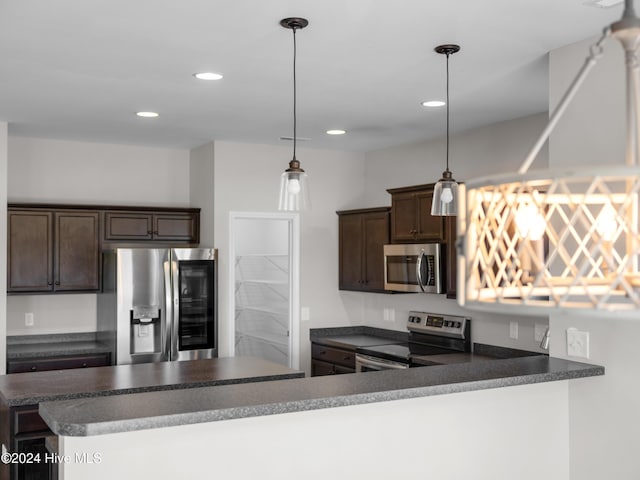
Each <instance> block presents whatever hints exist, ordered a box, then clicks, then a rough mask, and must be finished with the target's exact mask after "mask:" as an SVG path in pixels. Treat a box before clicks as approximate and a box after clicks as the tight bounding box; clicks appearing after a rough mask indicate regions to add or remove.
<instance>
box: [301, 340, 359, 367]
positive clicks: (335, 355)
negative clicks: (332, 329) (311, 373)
mask: <svg viewBox="0 0 640 480" xmlns="http://www.w3.org/2000/svg"><path fill="white" fill-rule="evenodd" d="M311 358H313V359H316V360H322V361H323V362H329V363H336V364H338V365H344V366H345V367H349V368H353V369H355V368H356V352H352V351H350V350H342V349H340V348H334V347H327V346H325V345H319V344H313V345H312V346H311Z"/></svg>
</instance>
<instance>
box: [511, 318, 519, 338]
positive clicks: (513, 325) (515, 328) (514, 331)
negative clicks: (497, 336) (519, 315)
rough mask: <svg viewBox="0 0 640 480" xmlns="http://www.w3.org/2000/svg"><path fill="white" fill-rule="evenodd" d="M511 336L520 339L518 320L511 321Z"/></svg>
mask: <svg viewBox="0 0 640 480" xmlns="http://www.w3.org/2000/svg"><path fill="white" fill-rule="evenodd" d="M509 338H513V339H514V340H517V339H518V322H509Z"/></svg>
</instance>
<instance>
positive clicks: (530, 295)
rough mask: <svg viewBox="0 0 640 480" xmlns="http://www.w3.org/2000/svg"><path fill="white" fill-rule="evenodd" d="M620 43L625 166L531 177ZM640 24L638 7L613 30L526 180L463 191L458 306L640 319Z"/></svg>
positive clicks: (492, 180) (501, 179) (487, 181)
mask: <svg viewBox="0 0 640 480" xmlns="http://www.w3.org/2000/svg"><path fill="white" fill-rule="evenodd" d="M610 36H613V37H615V38H616V39H618V40H619V41H620V42H621V44H622V46H623V48H624V50H625V53H626V74H627V90H626V92H627V94H626V100H625V102H626V107H627V138H626V145H627V152H626V162H625V163H626V165H622V162H620V164H619V165H612V164H611V158H610V157H606V158H605V159H604V161H603V162H602V163H603V165H602V166H588V165H586V166H573V167H571V168H567V169H563V170H539V171H529V167H530V166H531V164H532V163H533V161H534V159H535V158H536V156H537V155H538V153H539V152H540V149H541V148H542V146H543V145H544V144H545V143H546V141H547V139H548V138H549V136H550V134H551V132H552V131H553V129H554V127H555V125H556V124H557V122H558V120H559V119H560V117H561V116H562V115H563V113H564V112H565V111H566V109H567V106H568V104H569V102H570V101H571V99H572V98H573V97H574V96H575V93H576V92H577V90H578V89H579V88H580V85H581V84H582V82H583V80H584V79H585V77H586V75H587V74H588V72H589V71H590V70H591V69H592V68H593V67H594V65H595V64H596V62H597V60H598V59H599V58H600V57H601V56H602V55H603V54H604V49H603V45H604V43H605V41H606V40H607V39H608V38H609V37H610ZM639 44H640V19H639V18H637V17H636V15H635V12H634V9H633V0H626V1H625V11H624V15H623V18H622V20H620V21H618V22H616V23H614V24H612V25H611V26H609V27H608V28H605V30H604V33H603V35H602V36H601V37H600V39H599V40H598V41H597V42H596V43H595V44H594V45H593V46H592V47H591V48H590V50H589V55H588V56H587V58H586V60H585V62H584V64H583V66H582V68H581V69H580V71H579V72H578V74H577V76H576V77H575V79H574V80H573V82H572V83H571V85H570V86H569V88H568V90H567V91H566V92H565V94H564V95H563V97H562V98H561V99H560V101H559V103H558V105H557V106H556V108H555V109H554V111H553V112H552V114H551V115H550V117H549V123H548V124H547V126H546V128H545V129H544V130H543V132H542V134H541V135H540V137H539V138H538V140H537V142H536V144H535V145H534V147H533V148H532V150H531V152H530V153H529V155H528V156H527V158H525V160H524V161H523V163H522V165H521V166H520V169H519V170H518V172H517V173H513V174H503V175H499V176H492V177H485V178H479V179H474V180H470V181H468V182H465V184H464V185H461V186H460V190H461V195H460V202H461V208H460V214H459V215H458V222H457V231H458V233H459V242H458V245H459V248H458V275H459V276H458V302H459V303H460V304H461V305H464V306H467V307H469V308H473V309H478V310H486V311H496V312H498V311H499V312H502V313H508V312H512V313H518V314H538V315H545V314H546V315H548V314H549V313H551V312H564V311H571V312H576V313H577V312H579V313H580V314H582V315H593V314H596V315H598V316H599V317H603V316H605V315H609V316H615V317H621V316H624V317H627V318H631V319H635V320H638V318H639V317H638V311H640V226H639V218H638V217H639V211H640V202H639V199H640V166H639V163H640V143H639V140H640V139H639V138H638V135H639V133H638V125H640V121H639V113H640V61H639V60H640V59H639V58H638V45H639Z"/></svg>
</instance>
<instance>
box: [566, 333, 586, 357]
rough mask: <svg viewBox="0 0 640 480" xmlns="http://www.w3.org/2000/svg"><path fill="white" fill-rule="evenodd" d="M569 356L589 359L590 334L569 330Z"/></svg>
mask: <svg viewBox="0 0 640 480" xmlns="http://www.w3.org/2000/svg"><path fill="white" fill-rule="evenodd" d="M567 355H568V356H570V357H580V358H589V332H581V331H579V330H578V329H577V328H568V329H567Z"/></svg>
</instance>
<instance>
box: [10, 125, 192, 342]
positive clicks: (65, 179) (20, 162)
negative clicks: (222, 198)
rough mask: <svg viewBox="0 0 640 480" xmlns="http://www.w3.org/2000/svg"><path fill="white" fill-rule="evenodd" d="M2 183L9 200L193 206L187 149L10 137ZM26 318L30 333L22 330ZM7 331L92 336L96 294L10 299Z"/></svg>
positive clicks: (31, 296)
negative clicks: (5, 181)
mask: <svg viewBox="0 0 640 480" xmlns="http://www.w3.org/2000/svg"><path fill="white" fill-rule="evenodd" d="M5 138H6V137H5ZM1 151H2V146H1V144H0V152H1ZM1 165H2V163H1V162H0V167H1ZM0 173H1V172H0ZM0 178H8V200H9V201H10V202H36V203H69V204H102V205H149V206H176V207H186V206H189V205H190V203H189V202H190V197H189V152H188V151H187V150H173V149H164V148H150V147H137V146H127V145H111V144H100V143H83V142H71V141H61V140H47V139H37V138H22V137H9V138H8V174H7V175H6V176H5V175H3V176H2V177H0ZM0 198H2V197H0ZM0 207H1V205H0ZM4 210H6V209H0V211H2V212H4ZM2 215H6V213H2ZM1 225H2V226H3V227H2V228H6V219H5V220H4V221H2V222H1ZM1 238H2V239H3V241H5V240H4V239H6V235H1ZM0 247H1V245H0ZM0 251H1V252H6V248H5V247H2V248H1V249H0ZM3 254H4V253H3ZM4 264H5V265H6V262H4ZM2 278H3V281H5V280H4V277H2ZM1 291H2V292H5V291H6V288H2V290H1ZM2 311H4V309H2ZM27 312H32V313H33V314H34V320H35V325H34V327H30V328H25V326H24V314H25V313H27ZM6 325H7V333H8V334H9V335H29V334H48V333H69V332H92V331H95V329H96V302H95V295H75V294H61V295H57V296H52V295H40V296H37V295H27V296H22V295H20V296H17V295H14V296H9V297H8V298H7V322H6ZM3 345H4V342H3Z"/></svg>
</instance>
